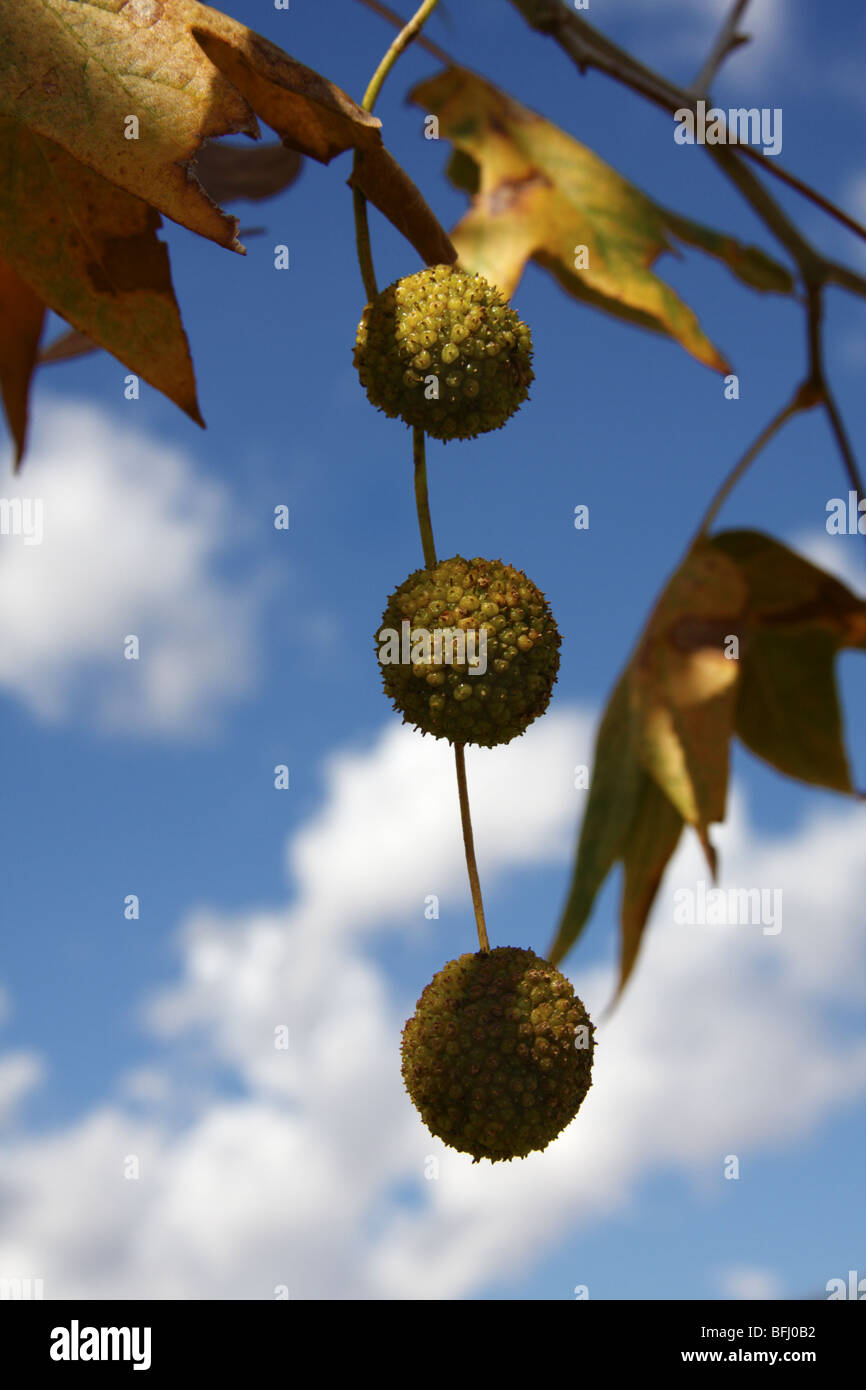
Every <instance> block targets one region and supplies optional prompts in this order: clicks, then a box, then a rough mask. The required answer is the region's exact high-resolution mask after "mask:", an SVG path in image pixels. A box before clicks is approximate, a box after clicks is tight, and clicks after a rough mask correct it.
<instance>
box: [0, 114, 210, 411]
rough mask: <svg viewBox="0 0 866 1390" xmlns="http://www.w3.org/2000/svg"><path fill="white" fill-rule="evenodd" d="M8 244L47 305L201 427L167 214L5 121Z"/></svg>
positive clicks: (1, 143) (3, 226)
mask: <svg viewBox="0 0 866 1390" xmlns="http://www.w3.org/2000/svg"><path fill="white" fill-rule="evenodd" d="M0 179H2V181H3V186H4V188H6V189H7V190H8V196H7V197H6V198H4V199H3V200H2V202H0V245H2V247H3V249H4V253H5V256H6V259H7V261H8V262H9V263H10V265H11V266H12V268H13V269H14V270H15V271H16V272H17V273H18V274H19V275H20V276H21V278H22V279H26V281H27V283H28V284H29V285H30V286H31V289H32V290H33V292H34V293H36V294H37V295H38V296H39V297H40V298H41V299H42V300H43V302H44V303H45V304H48V305H50V306H51V308H52V309H54V310H55V311H56V312H57V313H59V314H60V315H61V316H62V317H63V318H65V319H66V320H67V322H68V323H70V324H72V325H73V327H75V328H77V329H79V330H80V331H81V332H82V333H86V334H87V335H88V336H89V337H91V338H93V339H94V340H96V341H98V342H99V343H101V344H102V345H103V346H104V347H107V348H108V350H109V352H113V353H114V355H115V357H117V358H118V359H119V360H120V361H121V362H122V363H124V365H125V366H127V367H128V368H129V370H130V371H131V372H134V373H135V374H136V375H138V376H141V377H143V379H144V380H145V381H147V382H149V383H150V385H152V386H155V387H156V389H157V390H159V391H162V392H164V393H165V395H167V396H168V397H169V398H170V399H171V400H173V401H175V402H176V403H177V404H178V405H179V406H180V407H181V409H182V410H184V411H186V413H187V414H188V415H190V416H191V417H192V418H193V419H194V420H195V421H197V422H198V423H199V424H201V423H202V419H201V415H200V414H199V409H198V403H197V400H196V391H195V378H194V376H193V370H192V362H191V360H190V355H189V347H188V344H187V340H186V334H185V333H184V330H183V325H182V324H181V320H180V312H179V310H178V307H177V303H176V301H175V297H174V291H173V289H172V284H171V271H170V268H169V261H168V250H167V248H166V247H165V246H164V244H163V243H162V242H161V241H160V240H159V238H158V236H157V228H158V227H159V226H160V217H159V214H158V213H157V212H156V211H154V209H153V208H151V207H148V206H147V204H146V203H143V202H142V201H141V200H140V199H139V198H135V197H133V196H132V194H130V193H125V192H124V191H123V190H122V189H120V188H117V187H116V186H114V185H112V184H111V183H109V182H108V181H107V180H106V179H103V178H102V177H101V176H100V175H99V174H97V173H95V172H94V171H93V170H92V169H87V168H85V166H84V165H83V164H80V163H79V162H78V161H77V160H75V159H73V158H71V156H70V155H68V154H67V153H66V152H65V150H63V149H61V148H60V147H59V146H58V145H55V144H53V143H52V142H51V141H50V140H46V139H44V138H42V137H41V136H38V135H33V134H31V133H29V132H28V131H26V130H25V129H24V128H23V127H21V126H19V125H17V124H16V123H15V122H12V121H7V120H0Z"/></svg>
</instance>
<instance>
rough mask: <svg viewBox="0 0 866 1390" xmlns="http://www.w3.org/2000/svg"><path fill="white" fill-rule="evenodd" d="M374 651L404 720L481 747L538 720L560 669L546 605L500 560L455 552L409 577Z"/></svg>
mask: <svg viewBox="0 0 866 1390" xmlns="http://www.w3.org/2000/svg"><path fill="white" fill-rule="evenodd" d="M524 595H526V597H524ZM518 601H519V602H520V603H521V605H522V606H521V607H520V608H518V607H517V604H518ZM530 609H531V610H532V613H531V616H530V611H529V610H530ZM518 615H519V616H518ZM404 624H405V625H406V626H405V627H404ZM376 645H377V651H378V656H379V665H380V668H381V671H382V679H383V683H384V687H385V694H386V695H387V696H388V698H389V699H390V700H392V701H393V704H394V707H395V709H396V710H398V711H399V713H401V714H402V715H403V720H404V723H410V724H414V725H415V727H416V728H418V729H421V730H422V731H423V732H424V733H428V734H433V735H434V736H435V737H436V738H446V739H448V740H449V742H451V743H474V744H478V745H480V746H481V747H484V748H492V747H494V746H495V745H497V744H501V743H509V742H510V741H511V739H513V738H516V737H517V736H518V735H519V734H522V733H524V732H525V730H526V729H527V728H528V727H529V725H530V724H531V723H532V721H533V720H534V719H537V718H538V717H539V715H541V714H543V713H544V711H545V710H546V709H547V706H548V703H549V702H550V696H551V692H552V690H553V686H554V684H555V681H556V676H557V672H558V669H559V645H560V636H559V630H558V628H557V626H556V623H555V621H554V618H553V614H552V613H551V611H550V607H549V605H548V603H547V600H546V599H545V597H544V595H543V594H542V593H541V591H540V590H539V589H537V588H536V587H535V585H534V584H532V583H531V582H530V581H529V580H528V579H527V577H526V575H525V574H523V573H522V572H521V571H520V570H516V569H513V568H512V566H511V565H506V564H503V563H502V561H501V560H484V559H475V560H465V559H463V557H462V556H460V555H455V556H454V557H453V558H452V559H450V560H442V561H440V562H439V563H438V564H437V565H435V566H434V567H433V568H432V569H422V570H416V571H415V572H414V574H410V575H409V578H408V579H406V580H404V582H403V583H402V584H401V585H400V587H399V588H398V589H397V590H396V591H395V592H394V593H393V594H392V595H391V597H390V598H389V599H388V604H387V607H386V609H385V612H384V613H383V615H382V622H381V624H380V626H379V629H378V632H377V634H376ZM416 672H417V674H416ZM434 674H437V675H441V676H442V677H443V680H442V681H441V683H440V682H439V681H432V680H431V676H432V675H434ZM419 676H422V677H425V679H421V680H419V679H418V677H419ZM431 687H435V690H434V689H432V688H431Z"/></svg>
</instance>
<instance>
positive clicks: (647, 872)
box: [548, 531, 866, 993]
mask: <svg viewBox="0 0 866 1390" xmlns="http://www.w3.org/2000/svg"><path fill="white" fill-rule="evenodd" d="M734 639H735V640H734ZM844 647H850V648H858V649H860V650H864V651H866V599H863V598H859V597H858V596H857V595H855V594H852V593H851V591H850V590H849V589H848V588H846V586H845V585H844V584H842V583H840V581H839V580H837V579H835V578H833V576H832V575H829V574H827V573H825V572H824V571H823V570H821V569H819V568H818V567H817V566H816V565H813V564H811V563H810V562H809V561H808V560H805V559H804V558H803V557H802V556H800V555H797V554H796V553H795V552H794V551H792V550H789V549H788V548H787V547H786V546H784V545H782V544H781V543H780V542H779V541H776V540H773V539H772V538H771V537H770V536H765V535H762V534H761V533H759V532H755V531H725V532H721V533H720V534H719V535H716V536H714V537H712V538H710V539H707V540H702V541H700V542H699V543H697V544H696V545H695V546H693V547H692V549H691V550H690V551H689V553H688V555H687V556H686V558H685V560H684V561H683V563H682V564H681V565H680V567H679V568H678V569H677V570H676V572H675V573H674V574H673V576H672V577H671V579H670V580H669V581H668V583H667V585H666V586H665V588H664V590H663V591H662V594H661V597H660V598H659V600H658V603H657V604H656V606H655V609H654V610H653V613H652V615H651V616H650V619H649V621H648V623H647V625H646V627H645V629H644V632H643V633H642V635H641V637H640V639H639V641H638V643H637V646H636V648H635V652H634V654H633V656H632V657H631V659H630V661H629V663H628V665H627V666H626V669H625V671H624V672H623V674H622V676H621V677H620V679H619V681H618V683H617V686H616V688H615V690H614V692H613V694H612V696H611V698H610V700H609V701H608V705H607V708H606V710H605V713H604V716H603V718H602V721H601V724H600V727H599V732H598V737H597V740H596V746H595V755H594V765H593V771H592V780H591V783H590V790H589V798H588V801H587V806H586V813H585V815H584V818H583V823H582V825H581V830H580V836H579V839H578V845H577V854H576V859H575V866H574V871H573V875H572V881H571V886H570V890H569V894H568V898H567V901H566V904H565V908H564V910H563V913H562V917H561V920H560V923H559V927H558V931H557V934H556V937H555V939H554V942H553V944H552V946H551V949H550V951H549V953H548V955H549V959H550V960H551V961H552V962H553V963H554V964H559V963H560V962H561V961H562V960H563V958H564V957H565V955H566V954H567V953H568V951H569V950H570V949H571V947H572V946H573V945H574V943H575V942H576V941H577V939H578V937H579V936H580V933H581V932H582V931H583V929H584V927H585V925H586V923H587V921H588V920H589V916H590V913H591V911H592V908H593V904H594V902H595V899H596V896H597V894H598V892H599V889H600V888H601V886H602V884H603V883H604V881H605V879H606V878H607V876H608V874H609V873H610V871H611V869H612V868H613V867H614V865H615V864H616V863H618V862H620V863H622V866H623V878H622V898H621V904H620V941H621V945H620V978H619V988H618V993H619V992H621V991H622V989H623V988H624V987H625V984H626V982H627V980H628V978H629V975H630V973H631V970H632V969H633V967H634V963H635V960H636V958H637V954H638V950H639V948H640V943H641V940H642V938H643V932H644V929H645V927H646V923H647V919H648V917H649V913H650V909H651V907H652V904H653V901H654V899H655V896H656V893H657V891H658V888H659V885H660V883H661V880H662V876H663V874H664V871H665V868H666V866H667V864H668V862H669V860H670V858H671V856H672V854H673V852H674V850H675V849H676V846H677V844H678V842H679V838H680V834H681V831H682V829H683V827H684V826H685V825H691V826H692V827H693V828H694V829H695V831H696V833H697V834H698V836H699V838H700V840H701V843H702V845H703V847H704V850H705V852H706V854H707V857H708V859H709V862H710V868H711V870H712V872H713V874H714V875H715V867H716V865H715V853H714V851H713V848H712V846H711V844H710V840H709V827H710V825H711V824H713V823H716V822H718V821H721V820H722V819H723V818H724V814H725V798H726V792H727V781H728V762H729V755H730V742H731V738H732V736H733V735H734V734H736V735H738V736H739V737H740V738H741V739H742V741H743V742H744V743H745V744H746V745H747V747H749V748H750V749H751V750H752V751H753V752H754V753H756V754H757V755H758V756H759V757H762V758H764V759H765V760H766V761H768V762H770V763H772V764H773V766H774V767H776V768H778V769H779V771H781V772H784V773H786V774H787V775H789V776H792V777H797V778H799V779H801V780H803V781H806V782H811V783H816V784H818V785H821V786H825V787H829V788H831V789H832V790H835V791H840V792H848V793H850V792H852V790H853V788H852V784H851V777H850V772H849V768H848V760H847V756H846V753H845V747H844V739H843V729H842V716H841V711H840V708H839V700H838V695H837V691H836V682H835V673H834V661H835V657H836V655H837V653H838V652H839V651H840V650H841V649H842V648H844Z"/></svg>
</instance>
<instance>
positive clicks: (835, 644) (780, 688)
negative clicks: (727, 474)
mask: <svg viewBox="0 0 866 1390" xmlns="http://www.w3.org/2000/svg"><path fill="white" fill-rule="evenodd" d="M712 544H713V545H714V547H715V548H716V550H717V551H718V553H719V554H722V555H724V556H725V557H726V559H728V560H729V561H730V560H732V561H734V562H735V563H736V564H737V565H738V566H739V568H740V571H741V573H742V574H743V576H744V579H745V582H746V584H747V585H748V591H749V605H748V627H747V632H746V642H745V647H744V654H743V659H742V662H741V665H742V680H741V685H740V690H739V695H738V699H737V710H736V732H737V734H738V735H739V737H740V738H741V739H742V740H743V742H744V743H745V744H746V746H747V748H750V749H751V750H752V752H753V753H756V754H757V755H758V757H760V758H764V759H765V760H766V761H767V762H769V763H771V764H772V765H773V767H775V768H777V769H778V770H779V771H780V772H784V773H785V774H787V776H789V777H796V778H798V779H799V780H801V781H804V782H810V783H812V784H813V785H817V786H822V787H829V788H830V789H831V790H833V791H839V792H848V793H850V792H851V791H852V790H853V787H852V782H851V772H850V769H849V766H848V757H847V754H846V752H845V742H844V730H843V721H842V710H841V707H840V703H839V696H838V693H837V688H836V677H835V662H836V656H837V654H838V653H839V651H841V650H842V649H843V648H845V647H859V648H866V599H862V598H859V597H858V596H857V595H856V594H852V593H851V591H850V589H848V588H846V586H845V585H844V584H842V583H841V582H840V581H839V580H838V579H835V578H834V577H833V576H832V575H830V574H827V573H826V572H825V571H824V570H822V569H819V568H818V566H817V565H813V564H812V563H811V562H810V561H809V560H806V559H804V558H803V556H802V555H797V554H796V552H795V551H793V550H789V549H788V548H787V546H784V545H782V544H780V542H779V541H776V540H773V538H772V537H770V536H765V535H762V534H761V533H760V532H757V531H724V532H722V533H720V534H719V535H717V536H714V537H713V540H712Z"/></svg>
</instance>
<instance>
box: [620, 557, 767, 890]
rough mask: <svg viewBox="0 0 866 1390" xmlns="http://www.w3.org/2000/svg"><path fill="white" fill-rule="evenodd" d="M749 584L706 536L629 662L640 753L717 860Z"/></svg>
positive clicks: (711, 857) (672, 583) (670, 588)
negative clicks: (732, 642)
mask: <svg viewBox="0 0 866 1390" xmlns="http://www.w3.org/2000/svg"><path fill="white" fill-rule="evenodd" d="M747 597H748V590H747V587H746V583H745V580H744V579H743V577H742V574H741V573H740V570H739V568H738V566H737V565H736V563H735V562H734V561H732V560H729V559H728V558H727V557H726V556H725V555H724V554H722V553H721V552H720V551H719V550H716V549H714V548H713V547H711V546H709V545H707V544H701V545H699V546H698V547H696V548H695V549H694V550H692V551H691V553H690V554H689V555H688V556H687V557H686V560H685V561H684V563H683V564H682V565H681V567H680V568H679V569H678V570H677V571H676V573H675V574H674V575H673V577H672V579H671V580H670V582H669V584H668V585H667V588H666V589H665V590H664V592H663V594H662V596H661V598H660V600H659V602H658V605H657V607H656V609H655V612H654V613H653V615H652V617H651V619H650V621H649V624H648V626H647V629H646V632H645V634H644V636H643V638H642V640H641V642H640V643H639V645H638V648H637V650H636V652H635V654H634V657H633V659H632V663H631V667H630V692H631V708H632V713H633V715H634V719H635V728H636V736H637V747H638V758H639V761H640V762H641V764H642V766H643V767H644V768H645V769H646V771H647V772H648V773H649V774H650V776H651V777H653V778H654V779H655V781H656V782H657V783H658V785H659V787H660V788H661V790H662V791H663V792H664V793H665V794H666V795H667V797H668V798H669V799H670V801H671V802H672V803H673V805H674V806H675V807H676V808H677V810H678V811H679V813H680V815H681V816H682V818H683V820H685V821H686V822H688V824H690V825H693V826H694V827H695V829H696V830H697V832H698V834H699V836H700V839H701V843H702V844H703V846H704V849H705V852H706V853H707V857H708V859H709V861H710V866H711V868H713V869H714V868H715V863H714V855H713V851H712V848H711V846H710V844H709V838H708V833H707V832H708V827H709V825H710V824H711V823H712V822H713V821H720V820H723V819H724V815H725V797H726V793H727V783H728V745H729V742H730V736H731V733H732V731H733V726H734V713H735V710H736V703H737V682H738V679H739V675H740V663H739V661H738V660H736V659H731V657H730V656H727V655H726V639H727V638H728V637H731V636H733V637H736V638H737V639H739V636H740V632H741V628H742V624H743V619H744V616H745V608H746V601H747Z"/></svg>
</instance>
